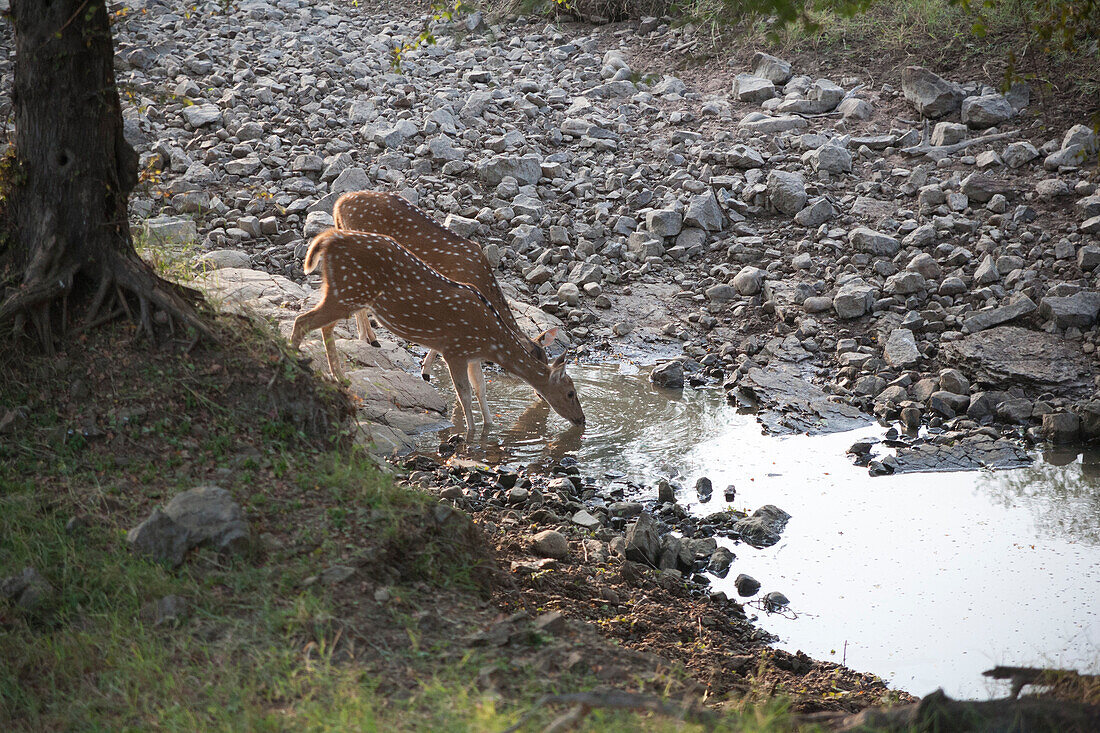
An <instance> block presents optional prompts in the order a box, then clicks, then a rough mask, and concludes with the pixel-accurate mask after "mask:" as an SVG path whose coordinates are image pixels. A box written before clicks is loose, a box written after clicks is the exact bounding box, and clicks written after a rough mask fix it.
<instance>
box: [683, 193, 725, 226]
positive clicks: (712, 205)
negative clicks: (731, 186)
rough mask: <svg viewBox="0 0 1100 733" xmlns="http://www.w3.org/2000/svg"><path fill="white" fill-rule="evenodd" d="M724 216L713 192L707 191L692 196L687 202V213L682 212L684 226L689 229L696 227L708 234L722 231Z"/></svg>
mask: <svg viewBox="0 0 1100 733" xmlns="http://www.w3.org/2000/svg"><path fill="white" fill-rule="evenodd" d="M724 221H725V216H723V214H722V209H721V207H720V206H718V199H717V198H715V196H714V191H707V192H706V193H701V194H699V195H698V196H693V197H692V199H691V201H689V202H688V206H687V211H685V212H684V224H686V225H688V226H690V227H698V228H700V229H705V230H706V231H708V232H718V231H721V230H722V225H723V223H724Z"/></svg>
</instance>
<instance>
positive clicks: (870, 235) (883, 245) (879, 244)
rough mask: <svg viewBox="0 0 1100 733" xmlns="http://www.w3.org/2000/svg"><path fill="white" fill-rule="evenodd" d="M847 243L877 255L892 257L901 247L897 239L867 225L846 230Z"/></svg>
mask: <svg viewBox="0 0 1100 733" xmlns="http://www.w3.org/2000/svg"><path fill="white" fill-rule="evenodd" d="M848 243H849V244H851V245H853V246H855V247H857V248H859V249H860V250H861V251H863V252H867V253H868V254H872V255H875V256H878V257H893V256H894V255H896V254H897V253H898V250H899V249H900V248H901V245H900V244H899V243H898V240H896V239H894V238H893V237H891V236H889V235H887V234H882V233H881V232H876V231H875V230H874V229H868V228H867V227H856V228H855V229H853V230H852V231H850V232H848Z"/></svg>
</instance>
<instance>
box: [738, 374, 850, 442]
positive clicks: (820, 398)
mask: <svg viewBox="0 0 1100 733" xmlns="http://www.w3.org/2000/svg"><path fill="white" fill-rule="evenodd" d="M737 390H738V393H739V396H741V397H743V398H748V399H749V400H751V401H754V402H756V403H757V406H758V407H759V408H760V411H759V412H758V413H757V419H758V420H759V421H760V423H761V424H762V425H763V426H764V428H765V429H766V430H768V431H769V432H772V433H775V434H777V435H790V434H794V433H807V434H809V435H822V434H825V433H839V432H842V431H845V430H855V429H856V428H862V427H864V426H866V425H867V424H868V423H869V422H870V418H869V417H868V416H867V415H865V414H864V413H863V412H861V411H860V410H858V409H857V408H855V407H852V406H851V405H846V404H843V403H840V402H834V401H833V400H832V399H831V398H830V396H829V395H827V394H825V392H824V391H822V390H821V388H820V387H818V386H817V385H815V384H812V383H810V382H809V381H807V380H806V378H805V376H804V375H803V373H802V370H801V369H800V368H799V367H798V365H796V364H791V363H787V362H779V361H778V360H776V362H773V363H772V364H769V365H768V366H766V367H763V368H753V369H749V371H748V372H746V373H745V375H744V376H743V377H741V380H740V382H738V385H737Z"/></svg>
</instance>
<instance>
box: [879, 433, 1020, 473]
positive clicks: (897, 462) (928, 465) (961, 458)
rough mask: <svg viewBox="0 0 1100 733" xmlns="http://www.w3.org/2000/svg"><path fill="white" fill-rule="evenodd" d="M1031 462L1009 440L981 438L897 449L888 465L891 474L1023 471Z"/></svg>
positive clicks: (1018, 447)
mask: <svg viewBox="0 0 1100 733" xmlns="http://www.w3.org/2000/svg"><path fill="white" fill-rule="evenodd" d="M1034 462H1035V459H1034V458H1033V457H1032V456H1031V454H1029V453H1028V452H1027V451H1026V450H1024V449H1023V448H1021V447H1020V446H1018V445H1015V444H1013V443H1011V442H1010V441H1008V440H1004V439H993V438H982V439H977V440H966V441H962V442H959V443H955V444H952V445H935V444H932V443H926V444H923V445H913V446H907V447H905V448H898V452H897V456H896V457H895V458H894V460H893V461H891V462H890V463H891V465H892V467H893V469H894V473H939V472H945V471H977V470H979V469H982V468H994V469H1006V468H1023V467H1025V466H1030V465H1031V464H1032V463H1034Z"/></svg>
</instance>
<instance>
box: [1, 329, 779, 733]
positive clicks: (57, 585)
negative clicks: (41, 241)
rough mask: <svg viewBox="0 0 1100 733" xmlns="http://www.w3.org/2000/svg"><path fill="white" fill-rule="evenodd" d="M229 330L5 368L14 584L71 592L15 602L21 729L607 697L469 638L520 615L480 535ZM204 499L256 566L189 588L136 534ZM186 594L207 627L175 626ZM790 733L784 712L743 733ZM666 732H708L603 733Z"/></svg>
mask: <svg viewBox="0 0 1100 733" xmlns="http://www.w3.org/2000/svg"><path fill="white" fill-rule="evenodd" d="M221 333H222V339H223V343H222V344H221V345H217V346H215V345H199V346H197V347H193V346H192V344H190V343H188V342H185V341H178V342H168V343H165V344H161V345H159V346H150V345H148V344H147V343H144V342H141V341H135V340H134V338H133V336H134V335H133V332H132V329H131V328H130V327H129V326H126V325H119V326H117V327H114V328H111V329H109V330H108V331H105V332H103V333H100V334H97V335H89V336H87V337H82V338H80V339H78V340H77V341H76V342H75V343H74V344H73V345H72V346H71V347H70V348H69V349H68V351H67V352H65V353H62V354H60V355H58V356H57V357H54V358H47V357H44V356H41V355H35V354H27V353H18V352H17V351H15V350H10V351H7V352H5V356H4V362H3V363H2V364H0V405H3V406H4V409H2V410H0V418H4V419H5V424H4V426H3V427H2V428H0V578H2V577H8V576H11V575H15V574H18V573H20V572H22V570H23V569H24V568H34V569H35V570H36V571H37V572H38V573H39V574H40V575H41V576H42V577H43V578H44V579H45V580H46V581H47V582H48V584H49V586H50V589H49V590H48V591H46V592H44V593H43V594H42V595H41V599H40V601H39V602H38V603H36V604H29V605H28V607H26V608H23V607H20V606H18V605H17V604H16V603H14V602H11V601H4V600H0V658H2V659H3V660H4V664H3V665H0V728H3V729H4V730H35V731H40V730H139V729H140V730H148V729H157V730H181V731H184V730H186V731H191V730H226V731H228V730H294V731H301V730H368V731H371V730H378V731H390V730H425V729H435V730H442V731H451V730H456V731H458V730H469V731H485V730H504V729H505V728H507V727H508V726H509V725H511V724H512V723H514V722H515V721H516V720H517V719H518V718H519V716H520V715H521V714H522V713H523V712H524V711H525V710H527V709H528V708H530V707H531V706H532V705H533V704H534V702H535V701H536V699H537V698H539V697H540V696H541V695H544V694H548V693H559V692H574V691H577V690H585V689H593V688H595V687H597V686H598V684H599V680H598V679H597V678H596V677H595V676H593V675H592V674H591V672H577V673H571V672H561V673H558V672H555V673H553V674H546V673H544V671H543V670H539V669H537V668H536V667H530V666H525V665H524V664H517V663H515V661H514V659H513V657H514V655H516V654H517V652H516V651H515V650H513V649H510V648H505V649H496V648H493V647H491V646H490V647H477V646H474V645H472V644H470V643H469V642H468V641H464V639H466V637H467V636H468V635H469V634H471V633H474V632H476V631H477V630H478V629H479V628H481V627H483V626H484V625H487V624H490V623H491V622H492V621H493V619H494V618H495V617H496V616H497V615H498V614H499V612H498V611H497V610H496V608H495V606H494V604H493V603H492V602H491V600H490V598H491V592H492V587H493V585H494V583H496V582H498V581H499V573H496V571H495V570H494V569H493V563H492V558H491V557H490V556H489V555H490V554H491V553H490V552H489V551H488V550H487V549H486V547H485V546H484V545H483V544H482V543H481V542H480V541H479V534H478V531H477V529H476V527H475V526H474V525H473V524H472V523H470V522H469V520H468V519H465V518H464V515H456V514H454V513H449V512H447V511H442V512H441V511H440V507H441V505H440V504H439V503H438V502H437V500H436V499H435V498H433V497H432V496H431V495H429V494H426V493H422V492H418V491H414V490H411V489H407V488H403V487H400V486H397V485H395V483H394V481H393V478H392V477H391V476H390V475H389V474H388V473H387V472H386V471H385V470H380V469H379V467H378V466H377V465H376V464H375V462H374V461H373V460H372V459H371V458H369V457H368V456H367V455H366V453H365V452H364V451H363V450H362V449H361V448H360V447H358V446H356V445H355V442H354V439H353V438H352V437H349V436H346V435H342V434H341V433H340V432H339V430H338V429H337V428H336V426H337V425H338V424H339V417H340V415H341V414H342V412H343V411H345V410H346V409H347V405H346V404H345V402H344V399H345V398H344V397H343V396H341V395H340V394H338V393H336V392H334V391H332V390H330V389H329V388H328V387H327V386H325V385H324V384H322V383H320V382H319V381H318V380H316V379H315V378H314V377H313V375H312V374H310V373H309V372H307V371H305V370H303V369H302V367H301V366H300V365H299V364H298V362H297V360H296V358H295V355H292V354H289V353H288V352H287V351H286V349H285V345H284V344H282V343H281V342H280V341H279V340H276V339H272V338H271V337H270V335H269V334H267V333H266V332H265V331H264V330H263V329H260V328H257V327H255V326H252V325H249V324H246V323H243V322H239V321H223V322H222V328H221ZM203 483H214V484H217V485H219V486H221V487H223V488H225V489H227V490H229V491H230V492H231V493H232V494H233V496H234V497H235V499H236V500H237V501H238V502H240V504H241V505H242V507H243V508H244V511H245V513H246V516H247V517H248V518H249V521H250V524H251V534H252V540H251V543H250V546H249V549H248V551H247V552H245V553H244V554H242V555H238V556H234V557H226V556H219V555H217V554H215V553H213V552H212V551H207V550H199V551H193V552H192V554H191V555H190V556H189V557H188V559H187V561H186V562H185V563H184V564H183V565H182V566H181V567H180V568H179V569H177V570H171V569H169V568H166V567H164V566H162V565H159V564H157V563H154V562H152V561H149V560H146V559H144V558H142V557H140V556H137V555H135V554H133V553H131V552H130V550H129V548H128V546H127V544H126V540H125V533H126V530H127V529H129V528H130V527H133V526H135V525H136V524H138V523H139V522H140V521H141V520H142V519H143V518H144V517H146V516H147V515H148V514H149V512H150V511H151V510H152V508H153V507H155V506H157V505H163V504H164V503H166V502H167V501H168V499H169V498H171V496H173V495H174V494H175V493H176V492H178V491H180V490H183V489H187V488H191V487H193V486H196V485H199V484H203ZM456 517H457V518H456ZM326 571H329V572H326ZM333 571H343V572H340V573H337V574H336V575H330V573H332V572H333ZM349 572H350V576H348V573H349ZM172 596H175V597H178V598H179V599H183V602H184V603H183V605H184V606H185V611H184V612H183V613H182V614H181V615H180V616H178V617H175V618H171V617H170V616H171V615H170V614H168V615H167V616H166V615H165V613H164V612H162V613H161V614H160V616H159V617H158V614H157V612H156V611H155V607H156V603H157V601H159V600H161V599H164V598H166V597H172ZM542 643H543V642H542V641H540V640H539V639H538V638H537V637H536V638H532V639H531V640H530V641H529V644H530V645H532V646H531V648H534V649H537V648H538V646H539V645H540V644H542ZM497 678H503V680H502V681H500V682H498V683H487V680H492V679H497ZM670 689H671V688H670ZM560 712H561V710H560V709H557V710H555V709H554V708H545V709H539V710H537V711H536V712H535V714H534V715H533V717H532V718H531V720H530V721H529V722H528V723H527V724H526V727H525V728H524V729H525V730H541V728H542V727H543V726H545V725H546V724H547V723H549V722H550V721H551V720H552V719H553V718H554V717H555V716H556V715H558V714H560ZM786 720H787V718H786V716H785V715H784V714H783V712H782V705H781V704H775V705H772V706H769V707H768V708H767V709H766V712H760V713H757V712H755V711H752V712H748V713H745V714H743V715H742V714H734V715H731V716H729V717H727V718H725V719H723V722H721V723H720V724H719V729H730V730H732V729H737V730H742V729H748V730H779V729H783V728H786V727H787V725H786V723H785V721H786ZM643 725H644V727H645V728H646V729H647V730H695V729H697V728H696V727H695V726H692V725H688V724H685V723H677V722H675V721H672V720H670V719H668V718H662V717H651V714H649V713H638V712H629V711H625V712H601V711H595V712H593V713H592V715H591V716H589V717H588V718H587V719H586V721H585V723H584V727H583V728H582V729H587V730H624V731H625V730H637V729H638V728H639V727H641V726H643Z"/></svg>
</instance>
